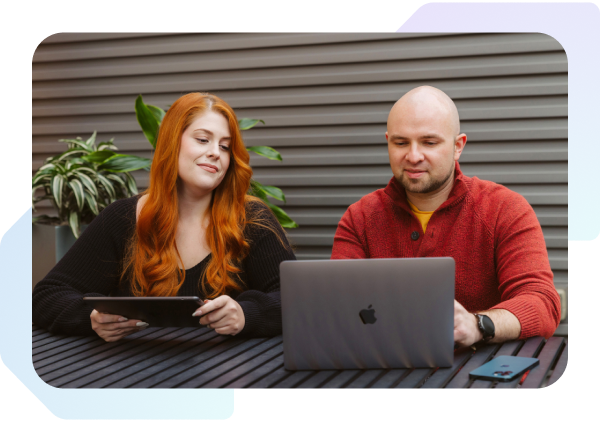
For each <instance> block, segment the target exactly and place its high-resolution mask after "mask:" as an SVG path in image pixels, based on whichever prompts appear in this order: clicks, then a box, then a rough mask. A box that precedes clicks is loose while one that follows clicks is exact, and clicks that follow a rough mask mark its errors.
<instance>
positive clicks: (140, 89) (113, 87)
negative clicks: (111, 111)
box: [32, 52, 567, 105]
mask: <svg viewBox="0 0 600 421" xmlns="http://www.w3.org/2000/svg"><path fill="white" fill-rule="evenodd" d="M258 61H260V60H258ZM566 72H567V58H566V55H565V53H564V52H546V53H535V54H518V55H501V56H482V57H460V58H452V59H426V60H409V61H390V62H379V63H350V64H334V65H319V66H300V67H285V68H275V69H273V68H264V69H249V70H221V71H213V72H189V73H180V74H173V73H167V74H161V75H132V76H121V77H111V78H106V77H98V78H91V79H72V80H64V81H61V80H55V81H34V82H33V93H32V95H33V99H45V98H48V99H49V98H70V97H90V96H107V95H126V94H132V95H137V94H140V93H141V94H158V93H173V92H177V93H182V92H190V91H215V90H225V89H226V90H233V89H252V88H254V89H255V88H261V87H267V88H273V87H284V86H311V85H338V84H350V83H370V82H375V83H380V82H393V81H399V82H406V81H409V80H417V81H419V80H433V79H451V78H474V77H494V76H512V75H539V74H555V73H566ZM157 105H159V104H157Z"/></svg>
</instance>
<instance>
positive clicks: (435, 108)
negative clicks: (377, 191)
mask: <svg viewBox="0 0 600 421" xmlns="http://www.w3.org/2000/svg"><path fill="white" fill-rule="evenodd" d="M397 105H398V106H394V108H393V109H392V111H391V112H390V117H389V119H388V131H387V133H386V139H387V141H388V153H389V157H390V165H391V167H392V172H393V173H394V177H395V178H396V180H397V181H398V182H399V183H400V184H402V186H403V187H404V188H405V189H406V190H407V191H408V192H411V193H424V194H427V193H435V192H437V191H439V190H441V189H443V188H444V187H445V186H446V185H448V183H451V182H452V176H453V174H454V162H455V161H457V160H458V158H459V157H460V154H461V152H462V147H463V146H464V142H462V143H461V140H460V139H462V136H464V135H460V136H458V135H457V133H456V131H457V126H456V125H455V124H454V123H453V120H452V117H451V115H450V114H449V113H448V112H447V110H445V109H444V108H443V107H442V106H441V105H440V104H414V103H411V104H406V105H404V104H397ZM464 139H465V141H466V137H464Z"/></svg>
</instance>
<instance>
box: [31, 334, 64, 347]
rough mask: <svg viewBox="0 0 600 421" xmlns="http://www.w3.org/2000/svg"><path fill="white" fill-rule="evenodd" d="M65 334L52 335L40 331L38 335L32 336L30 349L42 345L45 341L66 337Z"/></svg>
mask: <svg viewBox="0 0 600 421" xmlns="http://www.w3.org/2000/svg"><path fill="white" fill-rule="evenodd" d="M66 337H67V335H53V334H52V333H50V332H40V333H39V334H38V335H36V336H35V337H33V338H32V342H31V349H35V348H37V347H38V346H42V345H44V344H46V343H49V342H52V341H53V340H54V341H56V340H58V339H62V338H66Z"/></svg>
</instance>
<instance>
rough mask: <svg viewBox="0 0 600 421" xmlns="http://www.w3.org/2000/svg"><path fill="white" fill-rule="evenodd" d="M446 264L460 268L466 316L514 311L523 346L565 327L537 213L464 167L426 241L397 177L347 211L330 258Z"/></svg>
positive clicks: (459, 291)
mask: <svg viewBox="0 0 600 421" xmlns="http://www.w3.org/2000/svg"><path fill="white" fill-rule="evenodd" d="M415 231H416V232H417V233H418V234H419V235H418V238H417V239H416V240H415V239H413V238H416V237H417V235H416V234H413V233H414V232H415ZM411 234H412V237H411ZM440 256H450V257H453V258H454V260H455V262H456V289H455V298H456V300H457V301H458V302H459V303H461V304H462V305H463V306H464V307H465V308H466V309H467V311H469V312H477V311H483V310H487V309H491V308H501V309H505V310H508V311H510V312H511V313H513V314H514V315H515V316H516V317H517V318H518V319H519V322H520V323H521V338H527V337H531V336H545V337H549V336H551V335H552V334H553V333H554V331H555V330H556V328H557V327H558V324H559V323H560V299H559V297H558V294H557V292H556V289H555V288H554V284H553V275H552V271H551V270H550V263H549V261H548V253H547V251H546V245H545V242H544V236H543V234H542V229H541V227H540V224H539V222H538V220H537V218H536V216H535V213H534V211H533V209H532V208H531V206H530V205H529V204H528V203H527V201H526V200H525V199H524V198H523V197H522V196H521V195H519V194H518V193H515V192H513V191H511V190H509V189H507V188H506V187H504V186H501V185H498V184H496V183H493V182H490V181H483V180H479V179H478V178H477V177H473V178H469V177H467V176H465V175H463V174H462V172H461V171H460V168H459V166H458V163H457V164H456V175H455V179H454V186H453V188H452V191H451V193H450V196H449V197H448V199H447V200H446V201H445V202H444V203H443V204H442V205H441V206H440V207H439V208H437V209H436V211H435V212H434V213H433V215H432V216H431V219H430V220H429V224H428V225H427V233H426V234H424V233H423V229H422V227H421V224H420V222H419V221H418V219H417V218H416V216H414V214H413V213H412V211H411V210H410V207H409V206H408V202H407V200H406V193H405V191H404V188H403V187H402V185H400V184H399V183H398V182H397V181H396V180H395V179H394V178H393V177H392V179H391V180H390V182H389V183H388V185H387V187H386V188H384V189H380V190H377V191H375V192H373V193H370V194H368V195H366V196H365V197H363V198H362V199H360V200H359V201H358V202H356V203H354V204H353V205H351V206H350V207H349V208H348V210H347V211H346V213H345V214H344V216H343V217H342V219H341V221H340V223H339V225H338V228H337V231H336V233H335V238H334V243H333V253H332V256H331V258H332V259H366V258H390V257H440Z"/></svg>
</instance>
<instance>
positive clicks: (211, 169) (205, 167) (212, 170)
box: [198, 164, 218, 174]
mask: <svg viewBox="0 0 600 421" xmlns="http://www.w3.org/2000/svg"><path fill="white" fill-rule="evenodd" d="M198 166H199V167H200V168H202V169H203V170H205V171H208V172H210V173H213V174H214V173H216V172H217V170H218V168H217V167H215V166H214V165H210V164H198Z"/></svg>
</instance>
